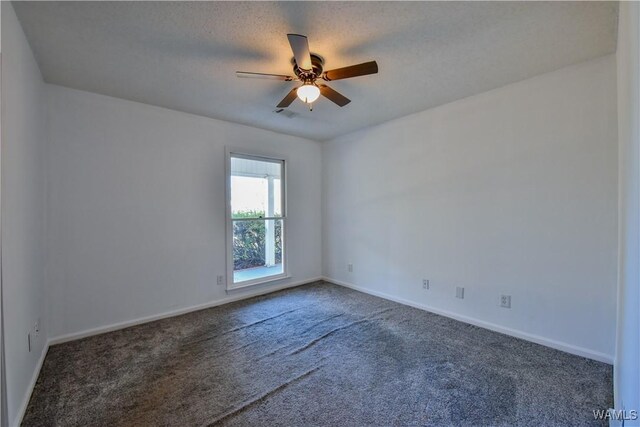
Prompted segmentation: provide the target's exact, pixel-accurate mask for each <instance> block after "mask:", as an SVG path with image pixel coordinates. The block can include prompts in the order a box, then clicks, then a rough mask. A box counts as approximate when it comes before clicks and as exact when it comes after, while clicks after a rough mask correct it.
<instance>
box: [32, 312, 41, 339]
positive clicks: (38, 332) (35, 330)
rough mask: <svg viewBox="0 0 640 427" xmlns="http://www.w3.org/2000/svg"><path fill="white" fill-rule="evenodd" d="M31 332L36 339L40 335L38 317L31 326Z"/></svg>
mask: <svg viewBox="0 0 640 427" xmlns="http://www.w3.org/2000/svg"><path fill="white" fill-rule="evenodd" d="M33 332H35V333H36V337H38V336H39V335H40V318H39V317H38V320H36V323H35V325H33Z"/></svg>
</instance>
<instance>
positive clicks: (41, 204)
mask: <svg viewBox="0 0 640 427" xmlns="http://www.w3.org/2000/svg"><path fill="white" fill-rule="evenodd" d="M1 7H2V286H3V300H4V307H3V312H4V313H3V315H4V332H5V337H4V339H5V357H6V360H5V362H6V385H7V406H8V408H7V409H8V418H7V419H8V420H9V422H10V423H11V425H16V424H17V420H18V419H19V417H20V416H21V411H22V410H23V409H24V406H25V404H26V399H28V397H29V393H30V391H31V390H30V388H31V385H32V382H33V380H34V379H35V378H34V374H37V370H38V363H39V360H40V358H41V356H42V352H43V351H44V350H45V348H46V346H45V343H46V336H47V331H46V329H44V328H46V325H43V329H42V330H41V331H40V334H39V336H38V337H35V336H34V337H32V349H31V352H29V350H28V345H27V334H28V333H29V332H30V331H31V332H32V328H33V326H34V324H35V322H36V320H37V319H38V318H42V319H44V262H45V253H44V249H45V248H44V246H45V245H44V243H45V174H44V167H45V155H46V151H45V148H46V145H45V142H46V141H45V139H46V138H45V125H46V109H45V106H46V102H45V100H46V91H45V84H44V82H43V81H42V77H41V75H40V70H39V68H38V65H37V64H36V62H35V60H34V58H33V55H32V53H31V50H30V48H29V45H28V44H27V41H26V39H25V36H24V34H23V32H22V28H21V27H20V24H19V23H18V20H17V18H16V15H15V13H14V11H13V7H12V6H11V3H9V2H2V6H1Z"/></svg>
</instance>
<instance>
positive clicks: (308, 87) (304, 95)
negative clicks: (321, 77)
mask: <svg viewBox="0 0 640 427" xmlns="http://www.w3.org/2000/svg"><path fill="white" fill-rule="evenodd" d="M296 95H298V98H300V101H302V102H305V103H307V104H311V103H312V102H314V101H315V100H317V99H318V97H320V89H319V88H318V86H316V85H314V84H313V83H305V84H303V85H302V86H300V87H299V88H298V90H297V91H296Z"/></svg>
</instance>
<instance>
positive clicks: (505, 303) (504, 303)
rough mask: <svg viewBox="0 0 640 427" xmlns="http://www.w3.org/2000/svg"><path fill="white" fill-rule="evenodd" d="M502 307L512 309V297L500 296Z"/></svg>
mask: <svg viewBox="0 0 640 427" xmlns="http://www.w3.org/2000/svg"><path fill="white" fill-rule="evenodd" d="M500 307H504V308H511V295H500Z"/></svg>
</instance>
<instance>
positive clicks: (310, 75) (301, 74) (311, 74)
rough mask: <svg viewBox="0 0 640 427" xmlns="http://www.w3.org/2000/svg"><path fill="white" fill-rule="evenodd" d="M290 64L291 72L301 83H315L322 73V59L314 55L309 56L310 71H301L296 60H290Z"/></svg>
mask: <svg viewBox="0 0 640 427" xmlns="http://www.w3.org/2000/svg"><path fill="white" fill-rule="evenodd" d="M291 63H292V64H293V72H294V73H295V75H296V76H297V77H298V78H299V79H300V80H302V81H311V82H313V81H315V80H316V79H317V78H320V76H322V71H323V69H324V59H322V57H321V56H319V55H316V54H313V53H312V54H311V67H312V69H311V70H303V69H302V68H300V67H298V64H297V63H296V59H295V58H292V59H291Z"/></svg>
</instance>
